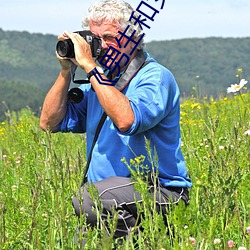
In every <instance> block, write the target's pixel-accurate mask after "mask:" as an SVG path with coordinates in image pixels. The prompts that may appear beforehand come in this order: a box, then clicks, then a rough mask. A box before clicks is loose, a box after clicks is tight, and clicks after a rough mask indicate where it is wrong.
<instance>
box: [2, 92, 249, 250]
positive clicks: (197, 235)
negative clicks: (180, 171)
mask: <svg viewBox="0 0 250 250" xmlns="http://www.w3.org/2000/svg"><path fill="white" fill-rule="evenodd" d="M249 103H250V94H249V93H247V92H246V91H245V93H240V92H236V93H235V94H232V93H229V94H228V95H227V96H226V97H221V98H220V99H216V100H214V99H213V98H202V99H201V98H198V97H196V98H195V97H193V98H190V99H187V100H185V101H184V102H182V104H181V129H182V150H183V153H184V157H185V159H186V162H187V166H188V171H189V174H190V177H191V178H192V181H193V187H192V189H191V190H190V198H191V200H190V204H189V205H188V206H187V207H184V206H183V205H182V204H180V205H178V206H174V207H170V209H169V213H168V215H167V216H166V217H167V221H168V224H167V225H165V224H164V223H163V217H162V215H160V214H157V213H156V211H155V210H154V202H153V201H152V200H151V199H150V198H149V197H148V196H147V187H146V184H145V183H144V182H143V181H142V180H140V175H138V173H136V172H134V173H133V175H134V178H136V179H137V180H138V182H139V183H140V185H138V187H137V188H138V190H139V191H140V192H141V193H142V194H143V197H144V202H143V203H142V204H141V205H140V206H139V211H140V212H141V213H142V214H143V216H142V218H141V224H140V228H135V229H134V230H132V232H131V234H130V235H128V237H127V238H126V239H119V240H113V238H112V235H113V232H114V228H115V224H116V220H114V221H113V222H111V221H110V220H109V219H108V221H107V222H106V223H107V224H108V225H109V228H110V234H108V233H107V232H106V230H105V229H104V227H103V225H102V222H101V221H99V222H98V225H99V227H98V229H97V228H88V231H87V232H86V233H85V235H84V236H82V234H79V233H78V231H77V230H76V229H77V228H81V227H82V226H86V227H88V226H87V225H86V223H85V218H84V215H83V216H82V218H81V219H80V220H78V219H77V218H76V217H75V215H74V211H73V207H72V205H71V197H72V196H73V195H75V194H76V192H77V190H78V189H79V187H80V184H81V181H82V174H83V171H84V166H85V163H86V157H85V142H86V141H85V137H84V135H82V134H61V133H58V134H51V133H49V132H47V133H45V132H42V131H40V129H39V118H38V117H36V116H35V115H34V114H33V113H32V111H31V110H29V109H24V110H22V111H20V112H18V113H14V112H6V114H5V115H6V119H5V121H3V122H1V124H0V249H6V250H10V249H11V250H12V249H13V250H14V249H17V250H20V249H35V250H37V249H42V250H44V249H51V250H54V249H58V250H59V249H81V246H80V244H79V242H80V241H81V239H82V237H85V239H86V240H87V244H86V247H85V249H90V250H93V249H153V250H164V249H165V250H169V249H184V250H186V249H187V250H188V249H201V250H204V249H229V248H233V249H250V227H249V226H250V106H249ZM149 154H150V152H149ZM122 164H123V163H122ZM124 164H125V163H124ZM126 164H128V165H131V166H134V165H135V167H137V166H142V165H143V157H142V156H138V157H137V158H135V159H131V161H130V162H129V163H126ZM152 164H154V160H152ZM93 197H94V199H95V200H96V208H95V209H96V212H97V214H98V213H99V212H100V210H101V205H100V203H99V202H98V197H96V196H95V192H94V190H93ZM137 229H138V230H137ZM136 232H137V233H136Z"/></svg>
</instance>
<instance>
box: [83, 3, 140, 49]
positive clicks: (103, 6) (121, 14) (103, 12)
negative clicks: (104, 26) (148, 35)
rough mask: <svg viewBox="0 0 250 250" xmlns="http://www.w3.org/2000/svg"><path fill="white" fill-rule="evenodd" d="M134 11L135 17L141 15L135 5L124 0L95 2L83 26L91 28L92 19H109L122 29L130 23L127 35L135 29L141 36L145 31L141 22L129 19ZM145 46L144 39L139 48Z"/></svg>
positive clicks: (99, 20)
mask: <svg viewBox="0 0 250 250" xmlns="http://www.w3.org/2000/svg"><path fill="white" fill-rule="evenodd" d="M133 11H134V14H133V16H134V17H135V18H138V17H139V14H138V12H136V11H135V10H134V9H133V7H132V6H131V5H130V4H129V3H127V2H125V1H122V0H104V1H101V2H95V3H93V4H92V5H91V6H90V7H89V14H88V15H87V16H86V17H85V18H84V19H83V21H82V27H83V29H89V22H90V20H92V21H93V22H95V23H97V24H101V23H103V21H104V20H105V21H107V22H109V23H112V24H115V25H118V27H119V28H120V29H121V30H125V29H126V28H127V26H128V25H129V26H130V27H129V29H128V30H127V32H126V35H127V36H131V35H132V33H133V32H134V31H136V32H135V34H134V36H135V37H139V36H140V35H142V34H143V31H142V29H141V27H140V24H139V22H137V23H136V25H135V24H134V23H135V22H136V20H135V19H132V20H131V21H129V19H130V17H131V14H132V12H133ZM142 48H143V39H142V40H141V42H140V44H139V45H138V46H137V49H142Z"/></svg>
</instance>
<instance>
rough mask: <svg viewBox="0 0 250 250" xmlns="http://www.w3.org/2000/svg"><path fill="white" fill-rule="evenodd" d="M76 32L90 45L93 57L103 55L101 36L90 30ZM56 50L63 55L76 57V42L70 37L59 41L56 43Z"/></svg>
mask: <svg viewBox="0 0 250 250" xmlns="http://www.w3.org/2000/svg"><path fill="white" fill-rule="evenodd" d="M74 33H78V34H79V35H81V36H82V37H83V38H84V39H85V40H86V42H87V43H88V44H89V45H90V48H91V52H92V56H93V57H95V58H98V57H99V56H100V55H101V52H102V40H101V39H100V38H99V37H96V36H95V35H94V34H93V33H92V32H91V31H90V30H83V31H75V32H74ZM56 51H57V53H58V55H59V56H61V57H68V58H74V57H75V50H74V44H73V43H72V41H71V40H70V39H65V40H61V41H58V42H57V44H56Z"/></svg>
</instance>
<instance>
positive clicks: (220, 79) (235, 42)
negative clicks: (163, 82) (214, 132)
mask: <svg viewBox="0 0 250 250" xmlns="http://www.w3.org/2000/svg"><path fill="white" fill-rule="evenodd" d="M56 42H57V37H56V36H54V35H43V34H30V33H28V32H17V31H3V30H2V29H0V94H1V95H0V96H1V100H0V101H1V104H0V107H1V108H0V120H1V116H2V115H3V111H4V110H5V107H3V105H2V102H3V101H4V102H5V103H6V104H7V106H8V107H10V108H11V111H18V110H20V109H22V108H23V107H26V106H29V107H31V108H32V109H34V111H35V112H37V110H39V109H40V107H41V105H42V100H43V99H44V97H45V94H46V92H47V91H48V89H49V88H50V87H51V86H52V84H53V83H54V81H55V79H56V78H57V75H58V72H59V70H60V65H59V63H58V61H57V59H56V56H55V46H56ZM146 50H147V51H148V52H149V53H150V55H151V56H152V57H154V58H155V59H156V60H157V61H158V62H160V63H162V64H163V65H164V66H166V67H167V68H169V69H170V70H171V71H172V72H173V74H174V76H175V77H176V80H177V82H178V84H179V86H180V90H181V93H182V96H183V97H188V96H190V95H192V94H195V95H196V97H202V96H213V97H214V98H216V97H219V96H221V95H222V96H223V95H224V94H225V93H226V88H227V87H228V86H230V85H231V84H233V83H238V81H239V78H236V77H235V75H236V74H237V69H238V68H239V67H241V68H243V74H242V75H241V77H243V78H246V79H249V78H250V72H249V65H250V38H204V39H197V38H193V39H180V40H171V41H153V42H150V43H147V44H146ZM6 86H8V87H6ZM17 86H18V87H17ZM193 87H195V89H194V88H193ZM30 93H32V94H30ZM14 99H15V104H13V100H14Z"/></svg>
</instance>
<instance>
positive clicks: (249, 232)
mask: <svg viewBox="0 0 250 250" xmlns="http://www.w3.org/2000/svg"><path fill="white" fill-rule="evenodd" d="M246 232H247V234H248V235H250V226H249V227H247V229H246Z"/></svg>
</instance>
